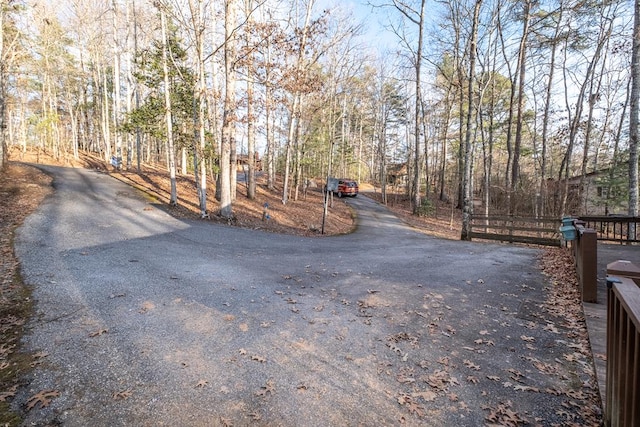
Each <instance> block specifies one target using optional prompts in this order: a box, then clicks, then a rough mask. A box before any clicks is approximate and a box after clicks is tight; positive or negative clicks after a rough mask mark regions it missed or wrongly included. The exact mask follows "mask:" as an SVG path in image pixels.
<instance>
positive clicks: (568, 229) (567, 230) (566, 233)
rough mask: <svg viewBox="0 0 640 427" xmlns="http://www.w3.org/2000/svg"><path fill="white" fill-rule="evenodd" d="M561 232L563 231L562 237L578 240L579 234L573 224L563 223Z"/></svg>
mask: <svg viewBox="0 0 640 427" xmlns="http://www.w3.org/2000/svg"><path fill="white" fill-rule="evenodd" d="M560 232H561V233H562V238H563V239H564V240H567V241H569V240H576V237H577V236H578V232H577V230H576V228H575V227H574V226H573V225H563V226H562V227H560Z"/></svg>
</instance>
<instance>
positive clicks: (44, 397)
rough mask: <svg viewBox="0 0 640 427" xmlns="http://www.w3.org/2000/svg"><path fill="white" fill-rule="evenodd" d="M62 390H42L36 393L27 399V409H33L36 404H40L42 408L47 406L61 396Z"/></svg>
mask: <svg viewBox="0 0 640 427" xmlns="http://www.w3.org/2000/svg"><path fill="white" fill-rule="evenodd" d="M59 396H60V392H59V391H56V390H42V391H41V392H39V393H36V394H34V395H33V396H31V397H30V398H29V400H27V410H29V411H30V410H32V409H33V408H35V407H36V405H38V404H40V407H41V408H46V407H47V406H49V404H50V403H51V400H53V398H55V397H59Z"/></svg>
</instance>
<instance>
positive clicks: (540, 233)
mask: <svg viewBox="0 0 640 427" xmlns="http://www.w3.org/2000/svg"><path fill="white" fill-rule="evenodd" d="M560 225H561V221H560V219H559V218H526V217H516V216H497V215H495V216H494V215H490V216H485V215H472V216H471V233H470V237H471V239H472V240H473V239H484V240H498V241H501V242H509V243H528V244H534V245H545V246H560V245H561V240H560V233H559V231H558V229H559V227H560Z"/></svg>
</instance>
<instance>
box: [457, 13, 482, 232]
mask: <svg viewBox="0 0 640 427" xmlns="http://www.w3.org/2000/svg"><path fill="white" fill-rule="evenodd" d="M481 5H482V0H476V4H475V7H474V9H473V24H472V26H471V40H470V42H469V78H468V86H469V87H468V94H467V96H468V98H469V99H468V100H467V102H468V103H469V107H468V111H467V123H466V131H465V138H464V177H463V181H462V187H463V195H464V199H463V208H462V233H461V239H462V240H471V215H472V214H473V193H472V188H473V187H472V182H471V180H472V175H471V170H472V169H471V166H472V165H471V163H472V162H473V153H472V149H471V138H472V133H473V126H474V123H475V120H473V113H474V110H475V106H474V100H475V96H474V93H473V90H474V86H475V74H476V70H475V68H476V48H477V44H478V42H477V40H478V21H479V16H480V6H481Z"/></svg>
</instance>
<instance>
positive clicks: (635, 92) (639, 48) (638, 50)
mask: <svg viewBox="0 0 640 427" xmlns="http://www.w3.org/2000/svg"><path fill="white" fill-rule="evenodd" d="M633 4H634V14H633V16H634V20H633V47H632V53H631V97H630V109H629V114H630V115H629V215H631V216H637V215H638V111H639V110H640V106H639V105H638V104H639V103H640V0H635V1H634V2H633ZM633 237H635V230H634V236H633Z"/></svg>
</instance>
